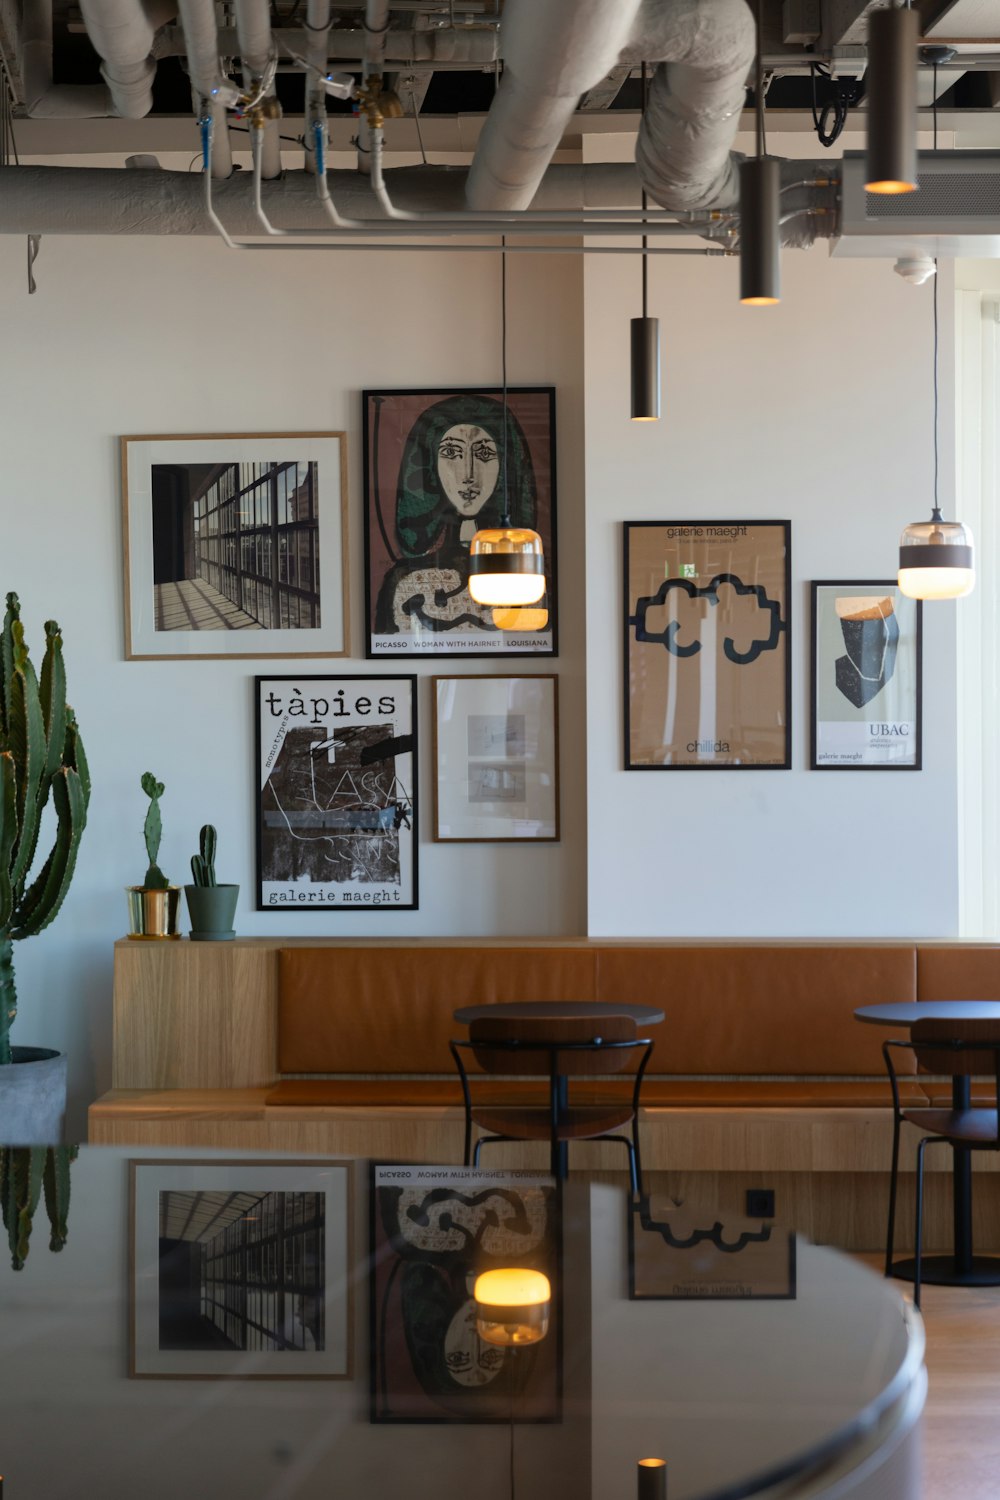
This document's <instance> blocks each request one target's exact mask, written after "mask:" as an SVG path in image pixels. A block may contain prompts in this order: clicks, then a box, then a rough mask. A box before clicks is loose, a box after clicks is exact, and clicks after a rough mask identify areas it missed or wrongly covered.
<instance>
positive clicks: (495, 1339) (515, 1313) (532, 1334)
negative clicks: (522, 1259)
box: [472, 1266, 552, 1349]
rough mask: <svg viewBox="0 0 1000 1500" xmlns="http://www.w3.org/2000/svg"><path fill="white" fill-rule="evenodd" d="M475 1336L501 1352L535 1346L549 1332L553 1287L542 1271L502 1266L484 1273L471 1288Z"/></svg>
mask: <svg viewBox="0 0 1000 1500" xmlns="http://www.w3.org/2000/svg"><path fill="white" fill-rule="evenodd" d="M472 1296H473V1300H474V1302H475V1304H476V1332H477V1333H478V1335H479V1337H480V1338H481V1339H482V1340H483V1342H484V1343H487V1344H497V1345H499V1346H500V1347H501V1348H503V1349H510V1348H515V1347H519V1346H521V1345H523V1344H537V1343H538V1342H539V1341H540V1340H541V1339H543V1338H544V1337H545V1335H546V1334H547V1333H548V1331H549V1306H550V1304H551V1301H552V1287H551V1286H550V1284H549V1278H548V1277H547V1276H543V1275H542V1273H541V1271H531V1270H527V1269H526V1268H523V1267H520V1266H505V1267H503V1268H501V1269H500V1270H497V1271H484V1272H483V1273H482V1275H481V1276H477V1277H476V1280H475V1284H474V1286H473V1288H472Z"/></svg>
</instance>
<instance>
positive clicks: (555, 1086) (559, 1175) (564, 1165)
mask: <svg viewBox="0 0 1000 1500" xmlns="http://www.w3.org/2000/svg"><path fill="white" fill-rule="evenodd" d="M568 1109H569V1079H568V1078H567V1077H566V1075H565V1074H564V1073H557V1074H556V1075H555V1077H554V1078H553V1079H552V1117H553V1119H552V1123H553V1139H552V1168H551V1170H552V1175H553V1177H554V1178H555V1179H556V1181H557V1182H565V1181H566V1178H567V1177H568V1176H569V1146H568V1145H567V1143H566V1142H565V1141H560V1140H558V1139H557V1138H556V1128H557V1127H558V1125H559V1124H560V1123H561V1122H562V1120H563V1119H564V1118H565V1115H566V1111H567V1110H568Z"/></svg>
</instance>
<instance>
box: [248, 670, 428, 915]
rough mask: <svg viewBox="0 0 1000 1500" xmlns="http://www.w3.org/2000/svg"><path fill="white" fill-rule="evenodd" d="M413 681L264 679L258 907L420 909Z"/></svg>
mask: <svg viewBox="0 0 1000 1500" xmlns="http://www.w3.org/2000/svg"><path fill="white" fill-rule="evenodd" d="M414 682H415V679H414V678H413V677H371V678H369V677H309V676H307V677H258V678H257V767H258V778H259V779H258V788H259V793H258V811H257V872H258V882H259V887H258V908H259V910H261V911H269V910H271V909H273V908H276V907H281V908H284V909H285V910H289V909H294V910H300V911H302V910H313V911H316V910H320V911H324V910H328V909H330V908H331V907H332V908H338V909H339V908H342V907H343V908H348V909H350V910H357V909H358V908H359V907H391V908H392V909H394V910H396V911H400V910H403V909H404V908H413V907H415V906H416V905H417V813H416V807H415V804H414V798H415V796H416V785H417V777H416V759H417V730H416V705H415V701H414Z"/></svg>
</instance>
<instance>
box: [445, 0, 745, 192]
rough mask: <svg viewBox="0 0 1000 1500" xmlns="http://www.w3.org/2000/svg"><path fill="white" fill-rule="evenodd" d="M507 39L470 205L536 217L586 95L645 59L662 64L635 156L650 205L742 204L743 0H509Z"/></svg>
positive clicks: (471, 184)
mask: <svg viewBox="0 0 1000 1500" xmlns="http://www.w3.org/2000/svg"><path fill="white" fill-rule="evenodd" d="M501 38H502V47H503V52H504V58H505V70H504V77H503V82H502V83H501V85H500V89H499V90H498V92H497V96H496V98H495V99H494V101H493V104H492V106H491V108H490V112H489V115H488V116H487V119H486V124H485V126H484V127H483V131H482V134H481V136H480V138H479V146H478V149H477V151H476V156H475V160H474V161H473V164H472V170H471V171H470V173H469V183H468V200H469V206H470V207H471V208H477V209H491V210H494V211H495V210H498V209H522V208H527V207H528V205H529V204H530V203H531V200H532V197H533V196H534V193H535V191H536V189H537V187H538V184H539V183H540V181H541V179H542V176H543V174H544V172H545V169H546V167H547V166H548V164H549V162H550V161H551V159H552V156H553V153H554V152H555V149H556V147H557V146H558V144H559V141H560V139H561V137H562V132H563V130H564V129H565V127H566V126H567V125H568V123H569V120H570V118H571V116H572V114H573V111H574V110H575V108H576V103H577V99H578V97H579V95H580V94H581V93H583V92H585V91H586V90H587V89H590V88H593V87H595V86H596V85H597V83H598V82H599V81H600V80H601V79H602V78H603V77H604V76H605V75H606V74H607V73H609V72H610V71H611V69H612V68H613V67H615V66H617V65H619V64H626V65H628V64H637V63H640V62H643V61H647V62H655V63H657V64H659V66H658V67H657V68H656V71H655V73H654V75H653V83H652V88H651V90H650V100H649V107H648V109H647V116H646V119H645V120H644V122H643V126H642V129H641V130H640V135H639V143H638V147H637V155H636V159H637V164H638V166H639V172H640V176H641V177H642V179H643V183H644V185H645V187H646V189H647V191H648V192H649V194H650V196H651V197H652V198H654V199H655V200H656V202H657V203H659V204H661V205H662V206H663V207H664V208H672V209H678V210H679V209H686V210H692V209H698V210H700V209H711V208H728V207H730V206H731V205H733V204H735V202H736V201H737V193H736V181H735V171H734V164H733V161H732V160H731V148H732V143H733V138H734V136H735V134H736V130H737V127H738V124H739V116H740V110H741V109H742V107H743V103H744V99H745V88H746V78H747V74H748V72H749V70H750V67H751V65H752V63H753V59H754V52H755V27H754V19H753V16H752V14H751V12H750V10H749V7H748V6H747V5H746V3H745V0H639V3H637V0H625V3H622V0H585V3H582V4H581V3H577V0H557V3H556V0H553V3H550V4H547V5H538V4H537V3H535V0H508V3H507V5H506V6H505V8H504V14H503V22H502V33H501Z"/></svg>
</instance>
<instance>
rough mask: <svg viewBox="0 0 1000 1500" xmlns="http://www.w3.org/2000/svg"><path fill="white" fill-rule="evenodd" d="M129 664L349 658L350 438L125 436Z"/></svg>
mask: <svg viewBox="0 0 1000 1500" xmlns="http://www.w3.org/2000/svg"><path fill="white" fill-rule="evenodd" d="M121 461H122V504H123V528H124V541H125V548H124V550H125V656H126V659H127V660H129V661H152V660H155V659H156V658H158V657H163V658H166V659H170V660H179V659H183V658H184V657H203V658H221V657H227V656H232V657H239V658H250V657H258V656H283V657H295V656H349V655H350V640H349V624H350V610H349V599H348V555H349V554H348V545H347V447H346V439H345V436H344V434H343V433H342V432H265V433H252V434H244V435H242V436H241V435H239V434H234V433H222V434H216V435H209V434H204V435H192V436H186V437H123V438H122V439H121Z"/></svg>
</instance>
